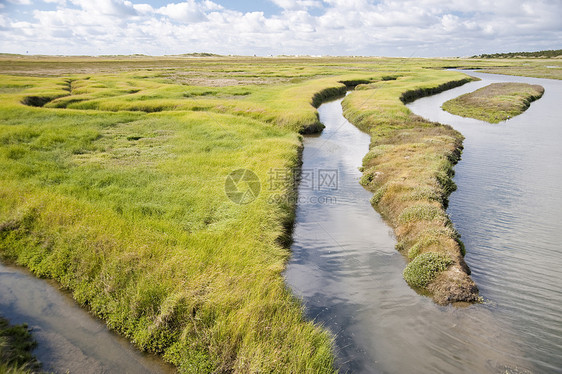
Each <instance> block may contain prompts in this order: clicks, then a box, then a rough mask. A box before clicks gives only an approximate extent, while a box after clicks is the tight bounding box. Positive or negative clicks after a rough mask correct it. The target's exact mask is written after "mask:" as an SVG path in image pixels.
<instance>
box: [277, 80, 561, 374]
mask: <svg viewBox="0 0 562 374" xmlns="http://www.w3.org/2000/svg"><path fill="white" fill-rule="evenodd" d="M547 92H548V88H547ZM319 113H320V118H321V120H322V122H323V123H324V124H325V125H326V129H325V130H324V132H323V133H322V134H321V135H320V136H316V137H307V138H305V146H304V153H303V163H304V164H303V170H304V171H305V172H307V171H308V174H313V176H314V177H316V180H315V182H316V184H314V185H312V186H311V183H309V181H308V180H306V183H301V185H300V186H299V204H298V208H297V218H296V226H295V231H294V243H293V246H292V250H293V255H292V260H291V262H290V264H289V266H288V268H287V271H286V280H287V283H288V285H289V286H290V287H291V288H292V290H293V292H294V293H295V294H296V295H298V296H299V297H301V298H302V300H303V302H304V304H305V306H306V311H307V314H308V316H309V318H311V319H314V320H315V321H317V322H319V323H321V324H323V325H324V326H326V327H327V328H328V329H330V330H331V331H332V332H333V334H334V335H335V341H336V349H337V354H338V365H339V366H340V368H341V371H342V372H344V373H346V372H351V373H506V372H507V373H526V372H527V371H532V372H545V368H548V370H550V371H553V370H556V369H555V368H556V367H560V358H557V357H554V356H553V353H554V352H555V350H554V348H556V347H558V348H560V341H559V339H560V336H562V335H561V334H560V327H561V323H560V315H561V314H560V309H559V308H558V307H557V306H556V304H558V303H559V302H560V300H562V297H560V287H559V286H558V287H556V283H555V282H556V280H554V279H551V280H548V279H546V278H547V277H548V276H542V277H541V278H540V280H539V282H541V281H542V282H543V283H542V284H541V285H539V289H541V290H542V291H540V292H538V294H535V295H533V297H532V298H531V299H530V300H527V297H528V295H527V296H526V295H524V294H521V293H520V290H521V288H523V289H525V293H527V291H528V294H529V295H530V294H533V293H534V292H535V291H536V288H535V289H534V290H535V291H533V284H535V283H534V281H533V280H532V276H527V275H522V274H520V273H513V272H512V271H511V270H510V267H509V266H506V265H503V264H506V263H509V262H517V261H520V260H523V259H522V258H521V256H523V257H524V258H525V260H523V261H527V260H528V259H526V257H532V256H531V255H530V254H525V255H522V254H519V255H517V256H513V255H511V254H509V253H506V252H502V250H495V249H494V250H493V249H491V247H490V244H489V245H488V246H487V247H483V246H479V245H477V244H475V243H474V242H473V240H474V239H472V237H469V238H468V240H465V241H466V242H467V247H468V250H469V251H472V252H476V251H477V249H475V248H473V247H475V246H478V251H480V252H482V258H481V259H476V258H475V257H474V253H471V254H470V255H469V256H468V259H469V264H470V265H471V266H472V268H473V269H475V273H476V275H475V280H476V281H477V283H478V284H479V285H480V287H481V288H482V290H483V292H482V294H483V295H484V296H485V297H486V298H487V299H489V301H488V302H487V303H485V304H483V305H471V306H468V307H465V308H458V307H452V306H446V307H443V306H438V305H435V304H434V303H433V302H432V301H431V300H430V299H429V298H426V297H422V296H419V295H417V294H416V293H415V292H414V291H412V290H411V289H410V288H409V287H408V286H407V284H406V283H405V281H404V280H403V279H402V270H403V269H404V267H405V265H406V261H405V259H404V258H403V257H402V256H401V255H400V254H399V253H398V252H397V251H396V250H395V249H394V245H395V244H396V243H395V239H394V237H393V234H392V230H391V229H390V228H389V227H388V226H387V225H386V224H385V223H384V222H383V221H382V220H381V218H380V216H379V215H378V214H377V213H376V211H375V210H374V209H373V208H372V207H371V205H370V204H369V199H370V197H371V193H369V192H367V191H365V190H364V189H363V188H362V187H361V186H360V184H359V178H360V177H361V173H360V171H359V170H358V167H359V166H360V165H361V160H362V158H363V156H364V155H365V154H366V153H367V150H368V144H369V136H368V135H366V134H364V133H362V132H360V131H359V130H357V128H355V127H354V126H353V125H351V124H350V123H348V122H347V121H346V120H345V119H344V118H343V116H342V109H341V100H337V101H333V102H330V103H326V104H324V105H322V106H321V107H320V108H319ZM558 139H562V138H561V137H559V138H558ZM525 141H526V139H522V140H521V144H524V143H525ZM463 157H464V156H463ZM508 160H510V159H509V158H507V159H506V162H504V164H506V163H507V161H508ZM512 160H513V161H512V162H516V161H517V159H512ZM463 162H464V159H463ZM550 167H551V169H552V168H555V167H554V166H553V165H550ZM326 170H327V171H328V172H326ZM334 171H337V177H338V184H337V188H333V186H331V187H332V188H333V189H330V188H326V187H325V186H320V185H321V184H323V183H322V182H324V179H325V178H324V179H323V178H319V179H320V180H318V177H320V176H321V174H323V173H324V174H326V173H331V174H333V173H334ZM457 182H458V183H463V181H458V180H457ZM506 184H507V185H509V184H510V181H509V180H507V181H504V182H502V183H496V185H491V184H486V185H484V188H487V189H489V193H488V194H489V195H494V194H496V195H497V194H498V193H497V189H498V188H500V187H501V186H502V185H506ZM328 187H330V186H328ZM461 191H462V190H461ZM552 193H554V191H552ZM552 193H551V194H552ZM458 195H459V194H457V195H456V196H458ZM507 195H508V194H507V193H504V194H503V195H500V199H501V201H500V203H499V204H507V203H506V199H508V197H507ZM471 198H472V200H470V199H468V200H467V202H469V203H470V202H471V203H472V207H471V209H470V211H471V212H474V213H475V214H476V215H475V217H473V218H472V219H473V220H474V221H476V222H479V217H478V214H477V213H478V211H479V210H480V211H482V210H490V211H491V212H493V211H494V210H495V209H494V207H493V206H490V207H485V208H483V207H482V206H480V208H479V207H478V205H476V204H475V202H478V201H479V199H478V198H476V197H475V196H472V197H471ZM535 198H536V197H535ZM452 200H453V201H452V205H454V204H456V202H455V201H454V200H455V199H452ZM529 204H531V203H529ZM535 204H536V202H535ZM462 210H463V208H462V207H461V208H456V207H455V208H453V214H454V217H455V218H457V217H458V215H459V214H460V211H462ZM550 218H551V219H552V217H550ZM507 219H514V220H517V221H519V220H520V218H519V217H518V216H517V215H516V214H514V213H513V214H508V215H501V216H498V217H496V218H495V219H494V221H493V222H494V223H493V225H497V224H499V223H498V221H501V222H502V223H503V222H504V221H505V220H507ZM558 222H559V221H556V220H554V221H552V222H551V226H549V227H552V225H556V224H558ZM466 224H468V223H466ZM458 226H459V227H460V228H461V229H462V230H463V234H464V231H466V232H469V231H472V232H475V234H481V235H483V236H484V238H483V240H485V241H488V242H489V243H491V242H496V243H501V244H503V245H508V246H509V247H510V248H511V247H517V246H518V244H515V245H514V244H513V242H511V243H510V241H511V240H513V238H512V237H509V236H507V237H504V238H501V234H502V233H501V232H496V233H495V234H493V235H491V234H490V230H491V227H490V226H492V225H491V224H490V221H488V222H486V221H484V222H483V224H482V225H481V227H480V228H481V229H482V231H480V229H479V228H478V227H474V226H471V225H468V226H465V225H460V224H459V225H458ZM545 230H546V231H548V230H549V229H548V228H542V229H541V231H540V232H544V231H545ZM558 232H562V230H559V231H558ZM519 235H520V236H532V235H530V233H529V232H528V231H525V232H523V233H520V234H519ZM556 235H559V234H558V233H556ZM466 236H468V235H466ZM539 236H542V235H539ZM535 239H536V240H540V242H541V243H544V242H545V241H546V240H545V239H544V238H540V237H537V236H535ZM559 242H560V240H558V241H557V243H559ZM555 243H556V242H555ZM523 251H524V250H523ZM503 256H508V257H510V259H509V260H508V259H504V258H502V257H503ZM488 257H495V261H494V262H491V261H490V260H489V259H488ZM553 257H556V256H555V252H553V253H551V254H550V256H549V257H547V258H548V260H547V261H558V262H559V261H560V260H556V259H554V258H553ZM545 260H546V259H541V260H540V262H543V261H545ZM477 262H478V263H477ZM498 264H500V265H501V266H500V265H498ZM533 266H534V265H533ZM523 267H525V264H524V262H523V263H521V264H520V265H519V266H518V268H523ZM482 268H486V269H487V270H486V273H487V274H489V277H488V278H486V277H483V276H482V275H481V274H482V272H483V271H482ZM558 268H560V267H558ZM529 270H531V271H532V273H535V272H544V271H545V270H546V269H545V266H541V267H539V268H535V269H529ZM518 271H519V269H518ZM553 272H554V269H552V271H549V272H547V273H548V274H552V273H553ZM502 273H503V275H502ZM506 274H507V275H506ZM502 277H507V278H508V283H509V284H505V283H500V284H498V285H497V286H494V287H497V289H498V290H501V289H502V288H503V289H504V292H507V293H508V294H509V295H508V296H506V297H504V296H502V297H499V295H498V293H500V292H498V293H491V292H490V288H491V287H492V286H491V285H490V284H491V283H495V282H497V281H498V280H499V279H501V278H502ZM514 278H515V279H518V281H517V282H515V281H513V279H514ZM556 279H558V284H560V276H557V278H556ZM509 281H511V282H509ZM483 283H487V284H485V285H484V284H483ZM515 293H517V294H518V295H517V297H513V296H514V295H513V294H515ZM545 293H546V294H548V295H550V296H551V297H555V298H557V300H556V301H554V302H553V303H552V304H551V305H549V306H548V307H544V305H543V306H540V307H535V306H534V305H535V304H534V303H535V302H536V299H543V297H545V296H546V295H545ZM506 302H509V304H508V305H505V304H504V303H506ZM523 305H528V306H529V308H530V312H531V314H533V316H534V317H533V318H532V321H533V323H532V324H533V325H534V326H536V327H539V326H541V323H542V322H541V321H542V319H544V318H546V319H547V320H549V322H548V325H547V326H544V325H543V326H544V327H540V328H539V329H540V330H542V331H543V332H544V334H546V335H548V336H549V337H550V339H551V344H550V346H545V345H542V343H541V340H540V339H538V337H536V336H535V335H534V334H535V333H536V331H537V329H534V330H533V329H532V328H531V330H526V331H523V330H525V328H526V327H525V326H518V325H517V324H516V321H517V320H514V319H506V314H515V315H516V314H518V313H520V311H521V309H522V308H523V307H524V306H523ZM537 344H541V345H538V346H537ZM539 351H540V353H539ZM558 351H559V352H560V351H562V350H560V349H558ZM547 352H550V354H548V353H547Z"/></svg>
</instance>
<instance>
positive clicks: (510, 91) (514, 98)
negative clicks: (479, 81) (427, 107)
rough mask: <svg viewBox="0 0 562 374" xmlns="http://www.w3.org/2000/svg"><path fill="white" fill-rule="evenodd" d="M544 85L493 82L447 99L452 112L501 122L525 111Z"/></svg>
mask: <svg viewBox="0 0 562 374" xmlns="http://www.w3.org/2000/svg"><path fill="white" fill-rule="evenodd" d="M543 93H544V88H543V87H541V86H539V85H531V84H526V83H493V84H490V85H488V86H486V87H482V88H480V89H478V90H476V91H474V92H471V93H468V94H464V95H461V96H459V97H457V98H455V99H452V100H449V101H447V102H445V103H444V104H443V106H442V108H443V109H444V110H446V111H447V112H449V113H452V114H456V115H458V116H462V117H471V118H476V119H479V120H482V121H487V122H490V123H498V122H501V121H505V120H507V119H509V118H512V117H515V116H517V115H519V114H521V113H523V112H524V111H525V110H527V108H528V107H529V105H531V102H533V101H535V100H538V99H540V98H541V97H542V95H543Z"/></svg>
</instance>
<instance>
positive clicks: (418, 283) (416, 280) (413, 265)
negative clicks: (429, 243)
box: [404, 252, 453, 288]
mask: <svg viewBox="0 0 562 374" xmlns="http://www.w3.org/2000/svg"><path fill="white" fill-rule="evenodd" d="M452 263H453V260H451V259H450V258H449V257H448V256H446V255H443V254H440V253H435V252H427V253H424V254H421V255H419V256H417V257H416V258H415V259H414V260H412V261H411V262H410V263H409V264H408V266H406V269H404V279H405V280H406V282H408V284H409V285H410V286H411V287H414V288H425V287H427V285H428V284H429V283H430V282H431V281H433V280H434V279H435V277H436V276H437V275H438V274H439V273H441V272H442V271H445V270H447V268H448V267H449V266H450V265H451V264H452Z"/></svg>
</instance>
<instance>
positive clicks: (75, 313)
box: [0, 264, 175, 374]
mask: <svg viewBox="0 0 562 374" xmlns="http://www.w3.org/2000/svg"><path fill="white" fill-rule="evenodd" d="M0 315H2V316H3V317H5V318H7V319H8V320H9V321H10V322H11V323H14V324H18V323H24V322H26V323H27V324H28V325H29V327H31V328H32V333H33V337H34V338H35V339H36V340H37V342H38V343H39V344H38V347H37V349H36V350H35V354H36V356H37V358H38V359H39V361H41V362H42V363H43V370H45V371H48V372H54V373H72V374H74V373H76V374H94V373H95V374H98V373H116V374H117V373H131V374H136V373H146V374H148V373H173V372H175V371H174V370H173V369H172V368H171V367H169V366H168V365H166V364H164V363H163V362H162V361H161V360H160V359H158V358H156V357H154V356H149V355H144V354H142V353H140V352H138V351H137V350H135V349H134V347H132V346H131V344H129V343H128V342H127V341H125V340H124V339H122V338H120V337H118V336H116V335H115V334H113V333H112V332H110V331H109V330H108V329H107V328H106V327H105V325H104V324H103V323H102V322H101V321H99V320H97V319H95V318H93V317H92V316H90V315H89V314H88V313H87V312H86V311H85V310H83V309H81V308H80V307H78V306H77V305H76V304H75V303H74V301H73V300H72V299H71V298H70V296H69V295H66V294H64V293H61V292H60V291H59V290H58V289H57V288H56V287H55V286H54V285H53V284H51V283H49V282H47V281H45V280H41V279H37V278H35V277H34V276H33V275H31V274H29V273H28V272H27V271H25V270H24V269H20V268H15V267H11V266H5V265H2V264H0Z"/></svg>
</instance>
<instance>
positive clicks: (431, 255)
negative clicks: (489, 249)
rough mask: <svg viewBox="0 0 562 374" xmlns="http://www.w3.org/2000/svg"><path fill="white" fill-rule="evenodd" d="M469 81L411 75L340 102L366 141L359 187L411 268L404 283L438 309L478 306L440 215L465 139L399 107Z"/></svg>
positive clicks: (455, 239)
mask: <svg viewBox="0 0 562 374" xmlns="http://www.w3.org/2000/svg"><path fill="white" fill-rule="evenodd" d="M468 80H469V79H467V78H466V76H463V75H462V74H458V73H454V72H447V73H443V72H428V71H412V72H410V73H408V74H404V75H403V76H402V77H400V78H398V79H397V81H396V82H392V83H389V82H379V83H375V84H370V85H363V86H359V87H358V89H357V91H355V92H353V93H352V94H350V95H348V97H347V98H346V99H345V100H344V102H343V106H344V115H345V116H346V117H347V118H348V119H349V120H350V122H352V123H353V124H355V125H356V126H358V127H359V128H361V129H362V130H364V131H366V132H368V133H369V134H371V145H370V150H369V153H368V154H367V155H366V156H365V158H364V160H363V178H362V183H363V185H364V186H365V187H367V188H368V189H370V190H371V191H373V193H374V196H373V198H372V204H373V206H374V207H375V208H376V209H377V210H378V211H379V212H380V213H381V214H382V216H383V217H384V218H385V219H386V221H387V222H388V223H389V224H390V225H391V226H392V227H393V228H394V232H395V234H396V237H397V240H398V244H397V249H398V250H399V251H401V252H402V253H403V254H404V255H405V257H406V258H407V259H408V261H409V263H408V265H407V267H406V269H405V270H404V279H405V280H406V281H407V282H408V284H410V285H411V286H412V287H413V288H415V289H417V290H418V291H420V292H422V293H428V294H430V295H431V296H432V297H433V299H434V300H435V301H436V302H438V303H440V304H447V303H453V302H459V301H469V302H471V301H476V300H477V299H478V289H477V287H476V285H475V284H474V282H473V281H472V280H471V279H470V277H469V274H470V271H469V269H468V267H467V266H466V264H465V262H464V260H463V256H464V248H463V245H462V243H461V242H460V240H459V235H458V233H457V232H456V231H455V229H454V228H453V225H452V223H451V221H450V219H449V217H448V216H447V214H446V212H445V209H446V207H447V197H448V196H449V194H450V193H451V192H452V191H454V189H455V188H456V187H455V185H454V183H453V181H452V180H451V178H452V176H453V166H454V164H455V163H456V162H457V161H458V159H459V158H460V153H461V150H462V140H463V137H462V135H461V134H459V133H458V132H457V131H455V130H453V129H452V128H451V127H449V126H444V125H440V124H437V123H430V122H427V121H425V120H423V119H422V118H420V117H417V116H415V115H413V114H412V113H411V112H410V111H409V110H408V109H407V108H406V107H405V106H404V105H403V102H404V101H409V100H413V99H415V98H416V97H420V96H423V95H426V94H430V93H435V92H437V91H440V90H441V91H442V90H444V89H446V88H449V87H452V86H455V85H460V84H463V83H465V82H467V81H468Z"/></svg>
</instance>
